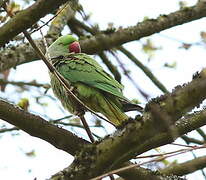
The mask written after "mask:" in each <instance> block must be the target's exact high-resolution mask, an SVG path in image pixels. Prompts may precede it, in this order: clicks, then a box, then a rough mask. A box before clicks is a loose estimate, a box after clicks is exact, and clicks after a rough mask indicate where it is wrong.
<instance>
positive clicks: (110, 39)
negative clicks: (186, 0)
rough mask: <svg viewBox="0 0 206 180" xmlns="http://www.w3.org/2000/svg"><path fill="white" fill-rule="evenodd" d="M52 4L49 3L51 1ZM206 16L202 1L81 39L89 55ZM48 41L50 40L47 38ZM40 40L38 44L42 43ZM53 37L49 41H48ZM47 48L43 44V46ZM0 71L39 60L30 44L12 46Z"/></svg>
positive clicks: (3, 53)
mask: <svg viewBox="0 0 206 180" xmlns="http://www.w3.org/2000/svg"><path fill="white" fill-rule="evenodd" d="M48 3H50V2H48ZM205 16H206V3H205V2H199V3H198V4H197V5H196V6H193V7H190V8H189V7H188V8H185V9H183V10H179V11H176V12H174V13H171V14H168V15H162V16H160V17H159V18H157V19H148V20H145V21H143V22H141V23H138V24H137V25H136V26H131V27H129V28H125V29H119V30H118V31H116V32H114V33H111V34H104V33H100V34H98V35H96V36H93V37H91V38H89V39H86V40H81V41H80V44H81V47H82V50H83V52H85V53H88V54H94V53H99V52H101V51H102V50H105V49H110V48H112V47H116V46H119V45H122V44H124V43H126V42H130V41H134V40H138V39H140V38H142V37H145V36H149V35H151V34H154V33H158V32H160V31H162V30H165V29H169V28H171V27H174V26H177V25H180V24H184V23H188V22H190V21H193V20H197V19H200V18H202V17H205ZM48 40H49V39H48ZM40 42H41V41H40V40H38V41H37V42H36V43H37V44H41V43H40ZM50 43H51V40H50V41H49V44H50ZM42 50H44V47H42ZM0 54H1V56H0V72H1V71H4V70H6V69H9V68H11V67H15V66H16V65H19V64H22V63H25V62H30V61H34V60H37V59H38V56H37V55H36V54H35V53H34V51H33V50H32V48H30V47H29V45H28V44H21V45H19V46H18V47H13V48H12V49H6V50H3V51H1V52H0Z"/></svg>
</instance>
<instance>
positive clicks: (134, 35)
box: [81, 2, 206, 54]
mask: <svg viewBox="0 0 206 180" xmlns="http://www.w3.org/2000/svg"><path fill="white" fill-rule="evenodd" d="M205 16H206V2H199V3H198V4H197V5H196V6H193V7H187V8H184V9H182V10H179V11H176V12H173V13H171V14H168V15H161V16H159V17H158V18H157V19H148V20H145V21H143V22H141V23H138V24H137V25H136V26H131V27H129V28H125V29H119V30H117V31H116V32H114V33H111V34H107V35H106V34H103V33H102V34H98V35H96V36H93V37H91V38H89V39H86V40H83V41H81V47H82V51H83V52H86V53H88V54H94V53H97V52H101V51H102V50H105V49H110V48H112V47H116V46H119V45H122V44H124V43H127V42H130V41H134V40H139V39H140V38H142V37H145V36H149V35H152V34H154V33H158V32H160V31H162V30H165V29H169V28H171V27H174V26H177V25H181V24H184V23H187V22H190V21H193V20H197V19H200V18H202V17H205Z"/></svg>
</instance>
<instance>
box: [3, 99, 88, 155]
mask: <svg viewBox="0 0 206 180" xmlns="http://www.w3.org/2000/svg"><path fill="white" fill-rule="evenodd" d="M0 119H2V120H4V121H6V122H8V123H10V124H12V125H14V126H17V127H18V128H20V129H21V130H23V131H25V132H27V133H28V134H30V135H31V136H35V137H38V138H41V139H43V140H45V141H47V142H49V143H50V144H52V145H54V146H55V147H56V148H58V149H62V150H64V151H66V152H68V153H70V154H72V155H75V153H76V152H77V151H80V149H81V148H82V145H84V144H87V143H88V142H87V141H85V140H83V139H81V138H79V137H77V136H76V135H74V134H73V133H71V132H69V131H67V130H65V129H62V128H59V127H57V126H55V125H53V124H51V123H49V122H48V121H46V120H44V119H43V118H41V117H40V116H36V115H34V114H31V113H28V112H26V111H24V110H22V109H20V108H18V107H17V106H14V105H12V104H9V103H8V102H6V101H4V100H2V99H0Z"/></svg>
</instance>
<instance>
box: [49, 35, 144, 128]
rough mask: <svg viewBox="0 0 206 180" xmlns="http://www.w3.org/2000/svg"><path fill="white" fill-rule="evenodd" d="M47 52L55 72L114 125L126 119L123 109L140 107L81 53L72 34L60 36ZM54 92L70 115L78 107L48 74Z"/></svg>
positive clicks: (95, 63)
mask: <svg viewBox="0 0 206 180" xmlns="http://www.w3.org/2000/svg"><path fill="white" fill-rule="evenodd" d="M48 54H49V57H50V58H51V62H52V64H53V65H54V66H55V68H56V69H57V71H58V72H59V73H60V74H61V75H62V76H63V77H64V78H65V79H66V80H68V82H69V83H70V85H71V86H72V87H74V89H73V92H74V94H75V95H76V96H77V97H78V98H79V99H80V100H81V101H82V102H83V103H84V104H85V105H86V106H88V107H89V108H91V109H92V110H93V111H95V112H99V113H101V114H103V115H104V116H106V118H107V119H108V120H109V121H111V122H112V123H113V124H115V125H120V124H121V122H122V121H125V120H127V119H128V116H127V115H126V114H125V113H124V111H129V110H131V109H136V110H139V111H141V109H142V108H141V107H140V106H138V105H136V104H132V103H131V102H130V101H129V100H128V99H127V98H125V97H124V95H123V94H122V92H121V91H122V89H123V86H122V85H121V84H120V83H118V82H117V81H116V80H115V79H113V77H112V76H110V75H109V74H108V73H106V72H105V71H104V70H103V68H102V67H101V66H100V65H99V64H98V63H97V62H96V61H95V60H94V59H93V58H91V57H90V56H89V55H87V54H84V53H81V48H80V45H79V42H78V41H77V39H76V38H74V37H73V36H72V35H65V36H61V37H59V38H58V39H57V40H56V41H55V42H54V43H53V44H52V45H51V46H50V47H49V48H48ZM50 78H51V86H52V89H53V92H54V94H55V95H56V96H57V97H58V99H59V100H60V101H61V103H62V105H63V106H64V107H65V108H66V109H67V110H68V111H69V112H71V113H72V114H76V113H77V112H78V111H79V110H78V108H77V107H76V106H75V104H74V102H73V100H72V99H71V97H69V95H68V93H67V92H66V90H65V88H64V87H63V86H62V85H61V83H60V82H59V81H58V79H57V78H56V77H55V76H54V75H53V74H52V73H50Z"/></svg>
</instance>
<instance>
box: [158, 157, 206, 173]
mask: <svg viewBox="0 0 206 180" xmlns="http://www.w3.org/2000/svg"><path fill="white" fill-rule="evenodd" d="M205 167H206V156H202V157H198V158H196V159H193V160H190V161H187V162H184V163H180V164H174V165H172V166H169V167H167V168H164V169H162V170H160V172H161V173H163V174H166V175H170V174H175V175H179V176H183V175H186V174H190V173H193V172H195V171H197V170H200V169H203V168H205Z"/></svg>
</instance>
